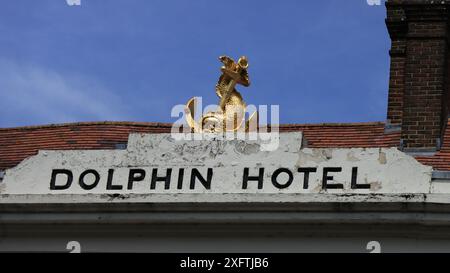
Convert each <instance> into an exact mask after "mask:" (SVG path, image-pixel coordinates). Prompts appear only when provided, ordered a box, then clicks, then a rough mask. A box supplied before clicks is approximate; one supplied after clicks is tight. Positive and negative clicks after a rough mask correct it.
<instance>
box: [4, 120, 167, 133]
mask: <svg viewBox="0 0 450 273" xmlns="http://www.w3.org/2000/svg"><path fill="white" fill-rule="evenodd" d="M78 125H83V126H95V125H122V126H154V127H171V126H172V123H164V122H137V121H83V122H67V123H52V124H42V125H29V126H19V127H4V128H0V131H7V130H27V129H39V128H52V127H69V126H78Z"/></svg>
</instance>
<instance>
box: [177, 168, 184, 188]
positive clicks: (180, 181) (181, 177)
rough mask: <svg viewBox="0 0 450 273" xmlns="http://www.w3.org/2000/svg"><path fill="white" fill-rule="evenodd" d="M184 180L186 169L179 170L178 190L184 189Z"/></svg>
mask: <svg viewBox="0 0 450 273" xmlns="http://www.w3.org/2000/svg"><path fill="white" fill-rule="evenodd" d="M183 178H184V168H180V169H179V170H178V184H177V189H179V190H181V189H182V188H183Z"/></svg>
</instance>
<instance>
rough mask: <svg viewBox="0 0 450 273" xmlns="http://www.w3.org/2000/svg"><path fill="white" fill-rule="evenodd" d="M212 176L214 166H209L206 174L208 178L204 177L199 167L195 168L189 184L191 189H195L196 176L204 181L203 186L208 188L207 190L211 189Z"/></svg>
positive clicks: (201, 181)
mask: <svg viewBox="0 0 450 273" xmlns="http://www.w3.org/2000/svg"><path fill="white" fill-rule="evenodd" d="M212 176H213V170H212V168H208V173H207V174H206V179H205V178H203V176H202V175H201V174H200V172H199V171H198V170H197V168H193V169H192V171H191V185H190V186H189V188H190V189H191V190H193V189H195V180H196V178H198V180H199V181H200V183H202V185H203V187H205V189H207V190H210V189H211V180H212Z"/></svg>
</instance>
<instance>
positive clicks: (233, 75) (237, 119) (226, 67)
mask: <svg viewBox="0 0 450 273" xmlns="http://www.w3.org/2000/svg"><path fill="white" fill-rule="evenodd" d="M219 60H220V61H221V62H222V63H223V66H222V67H221V69H220V70H221V71H222V75H221V76H220V78H219V81H218V83H217V84H216V94H217V96H218V97H219V98H220V101H219V107H218V108H217V110H216V111H215V112H208V113H206V114H205V115H203V116H202V117H201V118H200V120H199V121H198V122H197V121H195V113H196V109H195V108H196V105H197V101H196V98H192V99H190V100H189V101H188V103H187V104H186V121H187V123H188V125H189V126H190V127H191V128H192V129H193V131H194V132H196V133H201V132H209V133H218V132H227V131H228V132H230V131H231V132H234V131H237V130H239V129H240V128H241V127H242V125H243V123H244V120H245V111H246V105H245V102H244V100H243V99H242V96H241V94H240V93H239V92H238V91H237V90H236V88H235V87H236V85H237V84H240V85H243V86H245V87H248V86H249V85H250V80H249V77H248V72H247V68H248V60H247V58H246V57H245V56H243V57H241V58H239V60H238V61H237V62H235V61H234V60H233V59H231V58H230V57H228V56H220V57H219ZM257 119H258V114H257V112H255V113H253V114H252V115H251V117H250V118H249V120H248V121H247V122H245V131H246V132H248V131H254V130H256V127H257V122H258V121H257Z"/></svg>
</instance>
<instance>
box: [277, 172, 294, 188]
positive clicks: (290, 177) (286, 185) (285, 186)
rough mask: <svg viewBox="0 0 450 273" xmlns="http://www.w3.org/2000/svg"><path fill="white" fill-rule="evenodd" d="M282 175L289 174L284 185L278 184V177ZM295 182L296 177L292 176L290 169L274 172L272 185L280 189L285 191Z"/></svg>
mask: <svg viewBox="0 0 450 273" xmlns="http://www.w3.org/2000/svg"><path fill="white" fill-rule="evenodd" d="M281 173H287V175H288V176H289V178H288V180H287V181H286V183H284V184H280V183H278V180H277V178H278V175H280V174H281ZM293 180H294V175H293V174H292V172H291V171H290V170H289V169H286V168H279V169H277V170H276V171H274V172H273V174H272V184H273V185H274V186H275V187H277V188H279V189H285V188H287V187H289V186H290V185H291V184H292V181H293Z"/></svg>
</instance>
